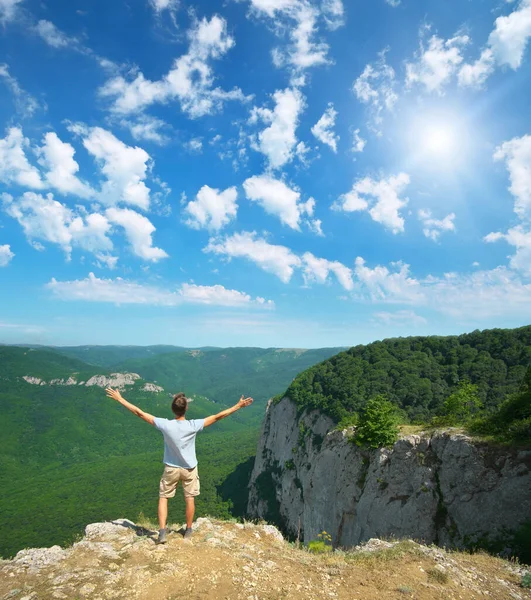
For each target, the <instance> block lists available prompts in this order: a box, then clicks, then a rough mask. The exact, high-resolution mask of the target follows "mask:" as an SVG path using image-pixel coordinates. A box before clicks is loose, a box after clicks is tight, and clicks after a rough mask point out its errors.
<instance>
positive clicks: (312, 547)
mask: <svg viewBox="0 0 531 600" xmlns="http://www.w3.org/2000/svg"><path fill="white" fill-rule="evenodd" d="M308 551H309V552H312V553H313V554H324V553H325V552H332V536H331V535H330V534H329V533H326V531H323V532H322V533H320V534H319V535H318V536H317V539H316V540H312V541H311V542H309V543H308Z"/></svg>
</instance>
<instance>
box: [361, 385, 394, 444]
mask: <svg viewBox="0 0 531 600" xmlns="http://www.w3.org/2000/svg"><path fill="white" fill-rule="evenodd" d="M397 438H398V415H397V411H396V407H395V406H394V404H392V403H391V402H389V401H388V400H386V398H385V397H384V396H381V395H379V396H375V397H374V398H372V400H369V402H367V406H366V407H365V410H364V412H363V413H362V415H361V417H360V420H359V426H358V429H357V430H356V437H355V442H356V444H357V445H358V446H370V447H371V448H382V447H384V446H391V445H393V444H394V443H395V442H396V440H397Z"/></svg>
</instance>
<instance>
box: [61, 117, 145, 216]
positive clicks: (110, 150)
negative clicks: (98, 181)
mask: <svg viewBox="0 0 531 600" xmlns="http://www.w3.org/2000/svg"><path fill="white" fill-rule="evenodd" d="M69 129H70V131H72V132H74V133H77V134H79V135H81V136H82V137H83V145H84V146H85V148H86V149H87V150H88V152H89V153H90V154H92V156H94V158H95V159H96V162H97V163H98V166H99V167H100V169H101V172H102V173H103V174H104V175H105V176H106V178H107V181H105V182H104V183H103V184H102V186H101V191H100V192H99V194H98V198H99V199H100V200H101V201H102V202H103V203H105V204H107V205H114V204H119V203H120V202H123V203H125V204H131V205H133V206H137V207H138V208H141V209H144V210H147V209H148V208H149V202H150V198H149V192H150V190H149V188H148V187H147V186H146V184H145V183H144V179H145V178H146V174H147V170H148V167H150V165H151V159H150V156H149V154H148V153H147V152H146V151H145V150H143V149H142V148H140V147H138V146H135V147H132V146H127V145H126V144H124V143H123V142H122V141H120V140H119V139H118V138H117V137H115V136H114V135H113V134H112V133H111V132H110V131H106V130H105V129H102V128H101V127H92V128H86V127H85V126H83V125H79V124H74V125H70V127H69Z"/></svg>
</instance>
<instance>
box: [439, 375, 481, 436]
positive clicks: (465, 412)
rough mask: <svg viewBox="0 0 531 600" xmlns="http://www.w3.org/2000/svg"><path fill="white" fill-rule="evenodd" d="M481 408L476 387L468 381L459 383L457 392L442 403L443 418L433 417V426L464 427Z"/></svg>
mask: <svg viewBox="0 0 531 600" xmlns="http://www.w3.org/2000/svg"><path fill="white" fill-rule="evenodd" d="M481 407H482V404H481V400H480V398H479V394H478V386H477V385H474V384H473V383H470V382H469V381H461V382H460V383H459V387H458V388H457V390H456V391H455V392H454V393H453V394H450V396H448V398H446V400H445V401H444V403H443V413H444V414H443V416H439V417H435V418H434V419H433V425H435V426H444V425H450V426H452V425H465V424H466V423H469V422H470V420H471V419H472V418H473V417H474V416H475V415H476V414H477V413H478V412H479V411H480V409H481Z"/></svg>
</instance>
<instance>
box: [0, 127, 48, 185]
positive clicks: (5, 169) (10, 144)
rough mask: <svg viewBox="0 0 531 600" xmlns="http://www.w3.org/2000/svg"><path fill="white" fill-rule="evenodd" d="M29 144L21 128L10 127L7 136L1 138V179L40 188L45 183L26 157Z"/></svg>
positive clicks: (8, 182) (10, 182)
mask: <svg viewBox="0 0 531 600" xmlns="http://www.w3.org/2000/svg"><path fill="white" fill-rule="evenodd" d="M28 146H29V142H28V140H27V139H26V138H25V137H24V136H23V134H22V130H21V129H20V128H18V127H11V128H10V129H8V131H7V135H6V137H5V138H3V139H0V181H1V182H2V183H6V184H16V185H20V186H24V187H29V188H33V189H36V190H39V189H42V188H43V187H44V184H43V182H42V180H41V176H40V174H39V171H38V170H37V169H36V168H35V167H33V166H32V165H30V163H29V162H28V159H27V158H26V154H25V152H24V149H25V148H26V147H28Z"/></svg>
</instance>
